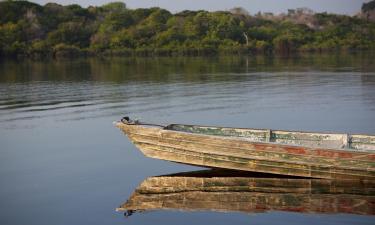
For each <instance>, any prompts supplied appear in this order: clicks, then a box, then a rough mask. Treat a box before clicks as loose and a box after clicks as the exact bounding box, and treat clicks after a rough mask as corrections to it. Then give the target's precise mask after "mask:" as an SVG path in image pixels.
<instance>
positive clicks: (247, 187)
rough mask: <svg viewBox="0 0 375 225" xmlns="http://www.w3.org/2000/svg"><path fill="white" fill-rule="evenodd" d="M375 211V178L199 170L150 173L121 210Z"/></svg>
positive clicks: (325, 212) (128, 213)
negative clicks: (337, 177) (162, 174)
mask: <svg viewBox="0 0 375 225" xmlns="http://www.w3.org/2000/svg"><path fill="white" fill-rule="evenodd" d="M149 210H180V211H221V212H245V213H262V212H267V211H270V210H272V211H286V212H298V213H319V214H335V213H348V214H360V215H374V214H375V181H366V182H363V181H359V180H327V179H296V178H294V179H292V178H274V177H271V178H270V177H252V175H250V176H247V175H246V174H245V175H244V174H243V173H239V174H233V173H224V174H222V173H221V172H215V171H198V172H190V173H181V174H173V175H165V176H158V177H150V178H147V179H146V180H144V181H143V182H142V183H141V184H140V185H139V187H138V188H137V189H136V190H135V191H134V193H133V194H132V195H131V196H130V198H129V199H128V200H127V201H126V202H125V203H123V204H122V205H121V206H120V207H119V208H117V211H125V215H131V214H132V213H134V212H135V211H141V212H142V211H149Z"/></svg>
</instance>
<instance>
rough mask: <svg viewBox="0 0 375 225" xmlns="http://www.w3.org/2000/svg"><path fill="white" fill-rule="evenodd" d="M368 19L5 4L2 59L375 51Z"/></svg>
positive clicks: (0, 6)
mask: <svg viewBox="0 0 375 225" xmlns="http://www.w3.org/2000/svg"><path fill="white" fill-rule="evenodd" d="M374 2H375V1H371V2H369V3H365V4H364V5H363V6H362V12H363V13H366V16H361V15H357V16H347V15H336V14H329V13H314V12H312V11H311V10H308V9H295V10H288V12H287V13H284V14H280V15H273V14H272V13H257V14H255V15H250V14H249V13H248V12H247V11H246V10H244V9H242V8H234V9H232V10H229V11H216V12H208V11H204V10H199V11H189V10H185V11H182V12H178V13H175V14H172V13H171V12H169V11H167V10H165V9H161V8H157V7H154V8H139V9H129V8H127V7H126V4H125V3H123V2H112V3H109V4H106V5H103V6H98V7H94V6H90V7H87V8H83V7H81V6H79V5H76V4H74V5H67V6H62V5H59V4H56V3H48V4H46V5H43V6H41V5H38V4H35V3H31V2H28V1H11V0H7V1H1V2H0V55H1V56H3V57H7V56H18V55H23V56H29V57H40V56H42V57H43V56H56V57H58V56H74V55H147V56H148V55H206V54H217V53H236V54H237V53H244V54H249V53H292V52H298V51H309V52H310V51H315V52H316V51H318V52H322V51H338V50H339V51H340V50H368V49H374V48H375V23H374V22H373V21H371V20H369V18H370V17H369V15H370V14H369V12H373V10H374V8H375V3H374Z"/></svg>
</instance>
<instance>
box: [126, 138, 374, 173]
mask: <svg viewBox="0 0 375 225" xmlns="http://www.w3.org/2000/svg"><path fill="white" fill-rule="evenodd" d="M129 136H130V137H131V139H132V140H134V141H137V142H143V143H148V144H155V145H160V146H164V147H171V148H182V149H186V150H190V151H196V152H202V153H206V154H210V153H212V154H220V155H224V156H234V157H239V158H244V159H259V160H266V161H277V162H293V163H294V164H297V163H299V164H305V165H325V166H335V167H345V168H352V169H355V168H358V167H362V168H372V167H374V166H375V162H371V161H360V160H359V161H357V160H354V161H353V160H340V161H337V160H334V159H331V158H324V157H313V156H310V157H306V156H303V155H294V154H285V153H278V152H266V151H256V150H254V149H241V148H236V149H234V148H226V147H222V146H212V145H207V144H197V143H194V142H185V141H184V140H171V139H169V140H165V139H161V138H158V137H154V136H143V135H138V134H137V135H136V134H129ZM374 171H375V169H374Z"/></svg>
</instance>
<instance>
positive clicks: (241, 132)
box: [164, 124, 375, 152]
mask: <svg viewBox="0 0 375 225" xmlns="http://www.w3.org/2000/svg"><path fill="white" fill-rule="evenodd" d="M164 129H165V130H174V131H179V132H187V133H193V134H202V135H214V136H222V137H235V138H243V139H246V140H249V141H254V142H268V143H269V142H271V143H278V144H286V145H296V146H305V147H313V148H329V149H339V150H354V151H370V152H375V136H374V135H360V134H334V133H314V132H299V131H282V130H269V129H251V128H229V127H210V126H199V125H184V124H171V125H168V126H166V127H165V128H164Z"/></svg>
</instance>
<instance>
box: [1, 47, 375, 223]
mask: <svg viewBox="0 0 375 225" xmlns="http://www.w3.org/2000/svg"><path fill="white" fill-rule="evenodd" d="M373 59H374V57H373V55H367V54H366V55H321V56H314V55H310V56H299V57H289V58H285V57H284V58H283V57H213V58H178V57H177V58H112V59H110V58H104V59H97V58H96V59H75V60H59V61H44V62H41V61H27V60H24V61H10V60H7V61H4V60H3V61H0V181H1V186H0V224H4V225H7V224H9V225H13V224H38V225H42V224H54V225H59V224H91V225H94V224H151V223H157V224H209V223H211V224H228V223H232V224H234V223H235V224H301V223H304V224H356V225H359V224H374V221H375V220H374V217H372V216H365V215H352V214H304V213H292V212H279V211H272V212H267V213H253V214H252V213H250V214H247V213H239V212H232V213H221V212H208V211H200V212H192V211H189V212H182V211H168V210H166V211H151V212H146V213H141V214H135V215H132V216H131V217H129V218H125V217H124V216H123V215H122V214H121V213H118V212H115V209H116V207H118V206H119V205H120V204H122V203H123V202H124V201H126V200H127V199H128V198H129V196H130V195H131V194H132V193H133V191H134V189H135V188H136V187H137V186H138V185H139V184H140V183H141V182H142V181H143V180H145V179H146V178H148V177H151V176H159V175H165V174H171V173H178V172H183V171H193V170H199V169H201V168H198V167H192V166H186V165H181V164H175V163H171V162H164V161H159V160H154V159H149V158H146V157H144V156H143V155H142V154H141V153H140V152H139V151H137V150H136V148H135V147H134V146H133V145H132V144H131V143H130V142H129V141H128V139H127V138H125V137H124V136H123V135H122V133H121V132H120V131H118V130H117V129H116V128H115V127H114V126H113V124H112V122H113V121H116V120H118V119H120V118H121V117H122V116H124V115H130V116H132V117H135V118H139V119H141V120H143V121H147V122H154V123H161V124H169V123H188V124H207V125H220V126H235V127H254V128H269V129H292V130H309V131H334V132H348V133H372V134H375V64H374V61H373Z"/></svg>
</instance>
